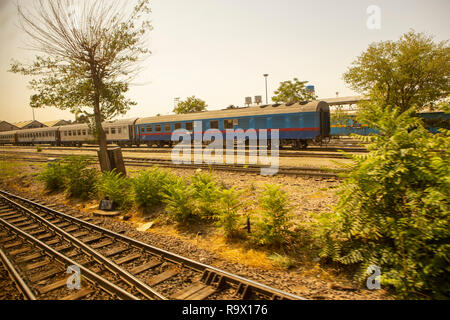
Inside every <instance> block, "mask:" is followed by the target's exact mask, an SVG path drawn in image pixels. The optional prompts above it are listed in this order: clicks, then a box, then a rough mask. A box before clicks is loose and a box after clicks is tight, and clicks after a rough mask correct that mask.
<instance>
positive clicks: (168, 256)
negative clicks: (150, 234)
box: [0, 190, 306, 300]
mask: <svg viewBox="0 0 450 320" xmlns="http://www.w3.org/2000/svg"><path fill="white" fill-rule="evenodd" d="M0 194H3V195H6V196H7V197H11V198H14V199H18V200H20V201H23V202H25V203H27V204H29V205H30V206H32V207H35V208H40V209H41V210H44V211H46V212H48V213H53V215H55V216H60V217H63V218H65V219H68V220H70V221H73V222H76V223H77V224H80V225H83V226H86V227H87V228H88V229H91V230H95V231H97V232H100V233H103V234H105V235H107V236H110V237H113V238H116V239H118V240H121V241H123V242H125V243H128V244H129V245H131V246H133V247H135V248H136V249H140V250H145V251H148V252H151V253H152V254H154V255H157V256H160V257H163V258H164V259H165V260H168V261H172V262H173V263H176V264H181V265H182V266H185V267H188V268H190V269H192V270H194V271H197V272H202V273H204V272H205V271H209V272H210V273H215V274H216V275H217V276H218V277H221V278H222V279H223V280H224V281H226V282H228V283H229V284H232V285H234V286H239V285H243V286H247V287H248V289H247V290H250V291H253V292H254V293H256V294H262V295H264V296H266V297H273V298H281V299H290V300H306V298H303V297H299V296H297V295H294V294H291V293H288V292H285V291H282V290H278V289H275V288H272V287H269V286H267V285H264V284H262V283H259V282H256V281H253V280H250V279H246V278H244V277H241V276H238V275H234V274H231V273H229V272H227V271H223V270H221V269H218V268H215V267H212V266H209V265H206V264H203V263H200V262H197V261H194V260H192V259H189V258H186V257H183V256H181V255H178V254H175V253H172V252H169V251H166V250H164V249H161V248H158V247H155V246H152V245H149V244H147V243H144V242H141V241H138V240H135V239H132V238H129V237H127V236H124V235H122V234H119V233H115V232H113V231H111V230H108V229H105V228H102V227H100V226H98V225H95V224H92V223H89V222H86V221H83V220H81V219H78V218H75V217H72V216H70V215H68V214H65V213H63V212H60V211H57V210H54V209H51V208H48V207H46V206H44V205H41V204H38V203H36V202H34V201H31V200H28V199H25V198H22V197H20V196H17V195H13V194H11V193H9V192H7V191H4V190H0Z"/></svg>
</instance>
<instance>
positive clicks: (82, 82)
mask: <svg viewBox="0 0 450 320" xmlns="http://www.w3.org/2000/svg"><path fill="white" fill-rule="evenodd" d="M148 3H149V0H138V3H137V5H136V6H135V7H134V8H133V6H131V7H130V4H129V3H128V2H127V1H77V2H75V1H73V0H39V1H34V2H33V4H28V3H27V4H26V5H20V4H18V5H17V9H18V14H19V17H20V22H21V27H22V29H23V30H24V32H25V33H26V34H27V35H28V36H29V37H30V40H31V41H30V47H31V49H34V50H36V51H38V52H39V53H40V54H41V55H40V56H37V57H36V58H35V60H34V62H33V63H31V64H21V63H19V62H17V61H15V62H13V64H12V65H11V69H10V71H11V72H14V73H21V74H23V75H26V76H32V77H33V80H31V81H30V87H31V89H33V90H34V91H36V92H37V93H36V94H34V95H32V96H31V102H30V105H31V107H33V108H42V107H56V108H59V109H63V110H70V111H71V112H72V113H74V114H76V115H80V114H85V115H86V116H88V117H89V118H91V119H94V121H93V122H95V132H96V136H97V137H98V140H99V145H100V163H101V165H102V170H106V171H109V170H110V169H111V167H110V163H109V159H108V157H107V152H106V147H107V141H106V135H105V132H104V130H103V128H102V125H101V124H102V122H103V121H105V120H108V119H112V118H113V117H115V116H117V115H121V114H125V113H126V112H127V110H129V108H130V106H132V105H135V104H136V103H135V102H133V101H131V100H129V99H127V98H126V97H125V95H124V94H125V93H126V92H127V91H128V89H129V84H130V81H131V80H132V79H133V77H134V76H135V75H136V74H137V71H138V70H139V67H138V62H139V60H141V59H142V58H143V57H146V56H147V55H148V54H149V53H150V52H149V50H148V48H147V46H146V45H145V41H144V40H145V38H144V37H145V35H146V33H148V32H149V31H150V30H151V26H150V23H149V21H147V15H148V14H149V13H150V9H149V6H148Z"/></svg>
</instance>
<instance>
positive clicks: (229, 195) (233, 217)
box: [216, 188, 242, 238]
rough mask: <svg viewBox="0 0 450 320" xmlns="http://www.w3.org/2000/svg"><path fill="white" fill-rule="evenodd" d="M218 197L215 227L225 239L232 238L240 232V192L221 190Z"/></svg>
mask: <svg viewBox="0 0 450 320" xmlns="http://www.w3.org/2000/svg"><path fill="white" fill-rule="evenodd" d="M218 195H219V201H218V202H219V205H218V210H217V213H216V218H217V221H216V225H217V226H218V227H219V228H220V229H221V230H222V231H223V232H224V234H225V236H226V237H228V238H232V237H234V236H236V235H237V234H238V233H239V231H240V230H239V225H240V223H241V216H240V215H239V210H240V208H241V207H242V202H241V201H240V196H241V195H242V192H238V191H236V190H235V188H231V189H229V190H222V191H221V192H220V193H219V194H218ZM216 201H217V200H216Z"/></svg>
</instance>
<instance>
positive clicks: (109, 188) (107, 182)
mask: <svg viewBox="0 0 450 320" xmlns="http://www.w3.org/2000/svg"><path fill="white" fill-rule="evenodd" d="M97 189H98V193H99V198H100V199H109V200H112V201H114V203H115V204H117V206H118V207H119V208H120V209H127V208H129V207H131V205H132V203H133V202H132V200H133V198H132V195H131V192H130V191H131V181H130V179H129V178H127V177H126V176H124V175H122V174H121V173H119V172H116V171H115V170H113V171H110V172H104V173H103V174H102V176H101V178H100V179H99V182H98V186H97Z"/></svg>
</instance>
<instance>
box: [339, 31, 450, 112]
mask: <svg viewBox="0 0 450 320" xmlns="http://www.w3.org/2000/svg"><path fill="white" fill-rule="evenodd" d="M449 61H450V48H449V46H448V41H442V42H437V43H436V42H434V41H433V38H432V37H430V36H426V35H425V34H423V33H416V32H414V31H410V32H408V33H406V34H404V35H402V36H401V38H400V39H399V40H398V41H382V42H378V43H373V44H371V45H370V46H369V48H368V49H367V50H366V51H365V52H364V53H363V54H362V55H361V56H359V57H358V58H357V59H356V60H355V61H354V62H353V64H352V66H351V67H350V68H349V70H348V71H347V72H346V73H345V74H344V80H345V82H346V83H347V84H349V85H350V87H351V88H352V89H354V90H355V91H357V92H359V93H361V94H364V95H367V96H369V97H370V98H371V99H372V100H379V101H380V102H381V103H383V104H384V105H385V106H396V107H399V108H400V111H402V112H404V111H406V110H407V109H409V108H410V107H414V108H415V110H416V111H420V110H422V109H424V108H426V107H433V106H434V104H435V102H437V101H439V100H440V99H442V98H445V96H446V95H447V94H448V92H449V91H450V78H449V74H450V64H449V63H448V62H449ZM371 105H372V104H366V105H363V109H364V106H369V107H370V106H371Z"/></svg>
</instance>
